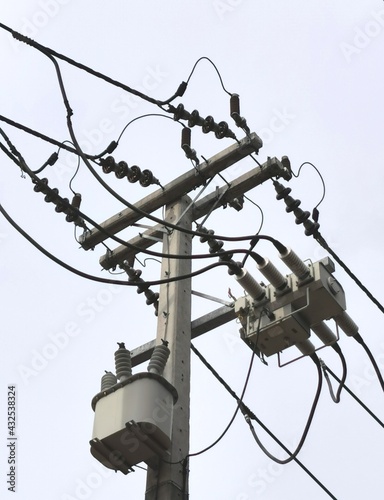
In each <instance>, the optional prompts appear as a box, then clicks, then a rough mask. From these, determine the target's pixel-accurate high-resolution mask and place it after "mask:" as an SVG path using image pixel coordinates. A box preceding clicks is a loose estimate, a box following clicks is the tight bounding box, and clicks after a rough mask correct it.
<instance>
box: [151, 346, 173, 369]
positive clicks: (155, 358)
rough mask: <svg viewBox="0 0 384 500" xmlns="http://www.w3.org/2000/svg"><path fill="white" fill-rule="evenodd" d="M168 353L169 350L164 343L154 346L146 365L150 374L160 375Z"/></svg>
mask: <svg viewBox="0 0 384 500" xmlns="http://www.w3.org/2000/svg"><path fill="white" fill-rule="evenodd" d="M169 353H170V350H169V348H168V346H167V344H166V343H164V344H162V345H158V346H156V347H155V349H154V350H153V353H152V356H151V360H150V361H149V364H148V371H149V372H150V373H157V374H158V375H161V374H162V373H163V371H164V368H165V365H166V364H167V361H168V357H169Z"/></svg>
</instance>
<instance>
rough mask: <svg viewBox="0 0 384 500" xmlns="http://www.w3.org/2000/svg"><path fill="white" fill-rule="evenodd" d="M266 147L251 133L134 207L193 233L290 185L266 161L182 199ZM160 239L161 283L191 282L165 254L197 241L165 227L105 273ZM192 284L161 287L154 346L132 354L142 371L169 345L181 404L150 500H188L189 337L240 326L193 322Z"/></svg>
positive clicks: (112, 225) (168, 372) (188, 249)
mask: <svg viewBox="0 0 384 500" xmlns="http://www.w3.org/2000/svg"><path fill="white" fill-rule="evenodd" d="M261 145H262V143H261V140H260V138H259V137H258V136H257V135H256V134H254V133H252V134H250V136H249V137H246V138H244V139H242V140H241V141H240V142H239V143H238V144H234V145H232V146H230V147H229V148H226V149H225V150H223V151H222V152H220V153H218V154H217V155H215V156H214V157H212V158H210V159H209V160H207V161H205V162H204V163H202V164H201V165H199V167H198V168H196V169H192V170H190V171H189V172H187V173H185V174H183V175H182V176H180V177H178V178H177V179H175V180H174V181H172V182H170V183H169V184H167V185H166V186H165V187H164V190H157V191H155V192H154V193H153V194H151V195H149V196H147V197H146V198H143V199H142V200H141V201H139V202H138V203H137V204H136V205H135V207H137V208H139V209H141V210H143V211H144V212H146V213H152V212H153V211H155V210H157V209H158V208H160V207H162V206H164V205H165V206H166V220H167V221H168V222H172V223H173V224H175V225H177V226H179V227H180V228H183V229H184V228H187V229H190V228H191V227H192V222H193V221H195V220H197V219H200V218H201V217H203V216H204V215H207V214H209V213H210V212H211V211H212V210H214V209H216V208H218V207H221V206H223V205H226V204H228V203H229V202H231V201H232V200H233V199H234V198H236V197H238V196H239V195H241V194H244V193H245V192H246V191H249V190H250V189H252V188H254V187H255V186H257V185H259V184H261V183H263V182H264V181H266V180H268V179H270V178H272V177H283V178H285V179H287V180H289V179H290V177H291V174H290V172H289V171H288V170H287V169H286V168H285V167H284V165H283V164H282V163H281V162H280V161H279V160H277V159H276V158H272V159H271V158H269V159H268V160H267V161H266V162H265V163H264V164H263V165H261V166H258V167H256V168H254V169H252V170H250V171H249V172H247V173H245V174H243V175H242V176H240V177H239V178H237V179H235V180H234V181H232V182H231V183H230V184H229V185H228V186H225V187H223V188H220V189H218V190H216V191H215V193H213V194H209V195H207V196H205V197H204V198H202V199H200V200H196V202H191V200H190V199H189V198H188V197H187V196H185V194H186V193H189V192H190V191H191V190H192V189H195V188H197V187H199V186H205V185H206V183H207V182H208V181H209V180H211V179H212V178H213V177H214V176H215V175H216V174H218V173H219V172H221V171H223V170H225V169H226V168H227V167H228V166H230V165H233V164H234V163H236V162H237V161H239V160H241V159H243V158H245V157H246V156H247V155H249V154H250V153H252V152H254V151H258V150H259V149H260V147H261ZM143 217H144V215H141V214H140V213H137V212H136V211H135V210H131V209H125V210H123V211H122V212H120V213H119V214H117V215H115V216H113V217H111V218H110V219H108V220H107V221H105V222H103V223H102V224H101V226H102V227H103V228H104V229H106V230H107V231H108V232H110V233H113V234H116V233H117V232H119V231H121V230H122V229H124V228H126V227H128V226H130V225H132V224H133V223H135V222H137V221H138V220H140V219H141V218H143ZM106 238H107V237H106V235H105V234H104V233H103V232H101V231H98V230H97V229H95V230H92V231H90V232H88V233H86V234H85V235H84V236H83V238H82V246H83V247H84V248H85V249H90V248H93V247H94V246H95V245H96V244H98V243H100V242H102V241H103V240H105V239H106ZM159 238H162V241H163V253H164V255H165V256H164V257H163V259H162V268H161V273H162V275H161V278H162V279H164V278H168V277H169V278H172V277H176V276H181V275H187V274H189V273H190V271H191V259H190V258H187V259H182V260H179V259H169V258H167V257H166V255H167V254H183V255H186V256H187V257H188V256H189V257H190V256H191V254H192V237H191V235H189V234H186V233H184V232H182V231H178V230H171V231H169V230H168V229H164V226H163V227H162V225H161V224H157V225H155V226H154V227H153V228H151V229H149V230H147V231H145V233H144V234H142V235H140V236H139V237H136V238H134V239H132V240H131V241H129V243H130V244H134V245H136V249H135V250H132V249H130V248H127V247H126V246H120V247H118V248H117V249H115V250H114V251H112V252H108V253H107V254H106V255H104V256H102V257H101V259H100V263H101V265H102V266H103V267H104V268H105V269H110V268H112V267H114V266H116V265H118V263H120V262H122V261H123V260H125V259H127V260H128V261H133V258H134V256H135V255H136V254H137V253H139V252H140V250H141V249H142V250H145V249H147V248H149V247H150V246H151V245H153V244H155V243H156V241H159ZM191 295H192V289H191V280H190V279H189V278H188V279H184V280H182V281H176V282H171V283H168V284H164V285H162V286H161V287H160V296H159V308H158V327H157V337H156V340H153V341H152V342H149V343H147V344H145V345H144V346H140V347H138V348H137V349H134V350H133V352H132V365H133V366H135V365H138V364H140V363H142V362H144V361H146V360H148V359H149V358H150V356H151V354H152V352H153V349H154V347H155V346H156V345H159V344H161V341H162V340H166V341H167V342H169V348H170V351H171V354H170V359H169V360H168V363H167V365H166V368H165V371H164V374H163V375H164V377H165V379H166V380H167V381H168V382H170V383H171V384H172V385H173V386H174V387H175V388H176V390H177V392H178V397H179V399H178V401H177V403H176V405H175V406H174V407H173V415H172V432H171V449H170V453H169V456H168V457H167V458H166V459H165V460H161V459H160V460H159V467H158V468H157V469H152V468H149V469H148V474H147V486H146V494H145V500H186V499H187V498H188V464H187V463H185V458H186V457H187V456H188V452H189V407H190V343H191V337H192V338H193V337H195V336H198V335H201V334H203V333H206V332H208V331H210V330H212V329H213V328H216V327H217V326H219V325H222V324H224V323H226V322H227V321H230V320H232V319H234V318H235V314H234V310H233V307H231V306H224V307H220V308H219V309H216V310H214V311H213V312H212V313H209V314H207V315H205V316H202V317H201V318H198V319H196V320H194V321H191Z"/></svg>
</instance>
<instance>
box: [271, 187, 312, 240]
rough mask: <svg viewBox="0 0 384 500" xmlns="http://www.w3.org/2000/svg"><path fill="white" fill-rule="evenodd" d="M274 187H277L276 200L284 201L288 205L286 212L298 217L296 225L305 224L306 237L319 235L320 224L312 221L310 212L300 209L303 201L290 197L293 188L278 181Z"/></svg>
mask: <svg viewBox="0 0 384 500" xmlns="http://www.w3.org/2000/svg"><path fill="white" fill-rule="evenodd" d="M273 185H274V186H275V190H276V193H277V195H276V199H277V200H284V202H285V204H286V205H287V206H286V209H285V210H286V211H287V212H288V213H289V212H293V213H294V215H295V216H296V219H295V222H296V224H303V226H304V227H305V234H306V236H312V235H314V236H316V235H318V230H319V227H320V224H319V223H318V222H314V221H312V220H310V219H309V217H310V213H309V212H308V211H303V210H302V209H301V208H300V205H301V201H300V200H295V199H294V198H292V196H290V195H289V193H290V192H291V191H292V190H291V188H287V187H285V186H283V184H281V183H280V182H277V181H273Z"/></svg>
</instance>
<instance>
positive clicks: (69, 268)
mask: <svg viewBox="0 0 384 500" xmlns="http://www.w3.org/2000/svg"><path fill="white" fill-rule="evenodd" d="M0 213H1V214H2V215H3V216H4V217H5V219H6V220H7V221H8V222H9V223H10V224H11V225H12V226H13V227H14V228H15V229H16V230H17V231H18V232H19V233H20V234H21V235H22V236H24V238H25V239H26V240H27V241H29V242H30V243H31V244H32V245H33V246H34V247H35V248H37V249H38V250H39V251H40V252H41V253H43V254H44V255H45V256H46V257H48V258H49V259H51V260H52V261H53V262H55V263H56V264H58V265H60V266H61V267H64V269H66V270H67V271H70V272H71V273H74V274H76V275H78V276H80V277H82V278H86V279H89V280H92V281H97V282H99V283H107V284H109V285H124V286H140V285H141V286H142V285H143V283H142V282H136V281H131V282H129V281H119V280H111V279H106V278H100V277H98V276H93V275H90V274H87V273H84V272H83V271H80V270H78V269H75V268H74V267H72V266H70V265H69V264H67V263H65V262H63V261H62V260H60V259H59V258H57V257H56V256H55V255H53V254H51V253H50V252H49V251H48V250H46V249H45V248H44V247H43V246H41V245H40V244H39V243H38V242H37V241H35V240H34V239H33V238H32V237H31V236H30V235H29V234H28V233H27V232H26V231H24V230H23V229H22V228H21V227H20V226H19V225H18V224H17V223H16V222H15V221H14V220H13V219H12V218H11V217H10V215H9V214H8V213H7V211H6V210H5V209H4V207H3V206H2V205H1V204H0ZM223 265H224V266H226V265H227V264H226V263H225V262H214V263H213V264H211V265H209V266H206V267H204V268H202V269H199V270H197V271H194V272H192V273H190V274H186V275H181V276H174V277H172V278H167V279H162V280H152V281H145V284H146V285H148V286H154V285H162V284H165V283H171V282H173V281H181V280H183V279H189V278H194V277H195V276H199V275H201V274H203V273H205V272H207V271H210V270H211V269H214V268H216V267H219V266H223Z"/></svg>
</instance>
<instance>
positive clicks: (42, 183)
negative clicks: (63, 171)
mask: <svg viewBox="0 0 384 500" xmlns="http://www.w3.org/2000/svg"><path fill="white" fill-rule="evenodd" d="M33 190H34V191H35V192H36V193H40V192H43V193H44V194H46V193H49V190H50V188H49V187H48V179H47V178H46V177H44V179H39V180H38V181H36V183H35V185H34V187H33Z"/></svg>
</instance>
